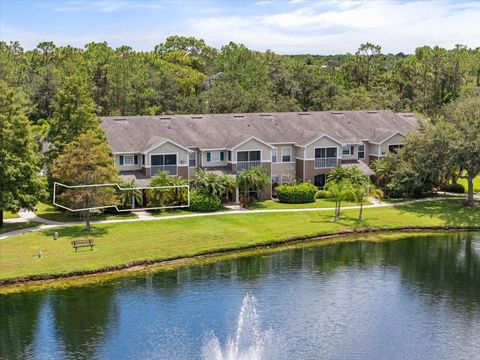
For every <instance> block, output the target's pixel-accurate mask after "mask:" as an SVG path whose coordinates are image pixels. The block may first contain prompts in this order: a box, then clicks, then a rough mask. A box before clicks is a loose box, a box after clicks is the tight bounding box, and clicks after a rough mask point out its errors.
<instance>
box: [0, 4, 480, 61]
mask: <svg viewBox="0 0 480 360" xmlns="http://www.w3.org/2000/svg"><path fill="white" fill-rule="evenodd" d="M260 1H262V0H260ZM264 1H265V0H264ZM86 4H87V5H86ZM274 4H277V3H274ZM67 5H68V6H70V7H67ZM160 5H162V6H163V5H165V6H167V3H165V2H162V3H159V2H153V1H152V2H148V1H132V2H130V1H128V2H127V1H97V2H93V1H92V2H88V3H87V2H84V1H70V2H68V3H66V4H64V5H63V8H60V7H58V8H56V9H57V11H80V10H78V7H79V6H84V7H82V8H81V9H82V10H81V11H97V12H114V11H125V10H127V11H128V10H130V9H135V8H139V7H142V6H144V7H148V6H160ZM204 5H209V6H203V7H201V8H199V9H198V10H202V11H195V12H193V10H191V9H188V6H187V5H185V6H184V8H183V10H184V14H189V15H190V17H188V18H185V17H181V18H178V19H176V20H175V23H174V25H173V26H170V27H166V26H165V24H163V23H162V22H159V23H158V25H157V26H154V27H152V26H151V25H147V24H141V23H140V24H135V23H132V24H130V25H134V27H132V26H130V27H128V28H120V27H113V26H112V28H111V31H105V30H103V31H98V30H97V29H92V30H83V31H81V32H80V33H77V34H75V33H74V32H73V31H70V32H62V33H60V32H57V33H47V32H42V30H39V31H38V32H27V31H20V30H18V29H16V28H12V27H7V26H6V24H5V23H3V24H0V25H2V27H1V31H0V34H1V38H2V39H3V40H7V41H8V40H19V41H20V42H21V44H22V46H24V47H25V48H27V49H28V48H33V47H35V45H36V44H37V43H38V42H39V41H44V40H52V41H55V42H56V43H57V44H59V45H67V44H70V45H73V46H78V47H83V45H85V44H86V43H88V42H91V41H107V42H108V43H109V44H111V45H112V46H119V45H124V44H126V45H131V46H132V47H134V48H135V49H139V50H151V49H153V47H154V46H155V45H156V44H158V43H159V42H162V41H164V39H165V38H166V37H167V36H169V35H175V34H179V35H188V36H195V37H198V38H202V39H204V40H205V41H206V42H207V43H208V44H210V45H213V46H215V47H221V46H222V45H225V44H228V43H229V42H230V41H234V42H238V43H243V44H245V45H246V46H248V47H250V48H253V49H256V50H261V51H263V50H266V49H271V50H273V51H275V52H278V53H282V54H298V53H313V54H335V53H345V52H355V51H356V49H357V48H358V46H359V45H360V44H361V43H364V42H367V41H369V42H373V43H376V44H379V45H381V46H382V49H383V51H384V52H392V53H397V52H400V51H402V52H413V51H414V50H415V48H416V47H418V46H422V45H439V46H443V47H447V48H451V47H453V46H454V45H455V44H466V45H468V46H470V47H478V46H480V26H479V19H480V2H476V1H472V2H454V1H416V2H400V1H371V2H358V1H350V0H347V1H339V0H331V1H328V2H327V1H315V2H314V1H306V2H304V3H297V4H292V5H289V4H287V3H284V4H283V5H285V6H282V7H281V8H282V9H283V10H278V7H277V6H273V5H268V6H254V7H253V8H254V9H256V10H255V11H254V12H253V10H252V9H253V8H250V9H249V11H250V12H248V11H247V10H246V9H238V8H236V9H234V10H230V11H229V10H228V9H226V8H222V7H220V6H215V3H207V4H204ZM252 5H255V4H252ZM75 6H77V8H76V7H75ZM85 6H89V8H85ZM276 8H277V9H276ZM75 9H77V10H75ZM285 9H291V11H287V10H285ZM217 10H218V12H217ZM252 12H253V13H252ZM192 14H193V15H192ZM185 16H187V15H185ZM9 25H10V24H9ZM132 29H133V30H132ZM167 29H170V31H169V30H167ZM172 29H173V30H172Z"/></svg>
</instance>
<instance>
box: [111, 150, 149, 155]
mask: <svg viewBox="0 0 480 360" xmlns="http://www.w3.org/2000/svg"><path fill="white" fill-rule="evenodd" d="M125 154H143V153H142V152H141V151H127V152H123V151H122V152H113V151H112V155H125Z"/></svg>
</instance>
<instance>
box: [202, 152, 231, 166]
mask: <svg viewBox="0 0 480 360" xmlns="http://www.w3.org/2000/svg"><path fill="white" fill-rule="evenodd" d="M225 151H227V150H208V151H204V153H205V160H206V163H207V164H209V163H224V162H225V157H226V156H227V154H225ZM222 152H223V160H222V157H221V156H220V153H222ZM208 153H210V161H208V155H207V154H208ZM213 153H218V160H213V159H212V155H211V154H213ZM227 163H228V161H227Z"/></svg>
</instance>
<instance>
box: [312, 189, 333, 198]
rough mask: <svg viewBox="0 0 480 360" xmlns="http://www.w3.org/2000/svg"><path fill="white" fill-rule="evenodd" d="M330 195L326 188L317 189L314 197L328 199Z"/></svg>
mask: <svg viewBox="0 0 480 360" xmlns="http://www.w3.org/2000/svg"><path fill="white" fill-rule="evenodd" d="M329 197H330V193H329V192H328V191H326V190H318V191H317V192H316V193H315V199H328V198H329Z"/></svg>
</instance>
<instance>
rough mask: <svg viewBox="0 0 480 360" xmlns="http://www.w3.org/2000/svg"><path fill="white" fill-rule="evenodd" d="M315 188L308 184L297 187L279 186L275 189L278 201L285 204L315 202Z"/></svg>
mask: <svg viewBox="0 0 480 360" xmlns="http://www.w3.org/2000/svg"><path fill="white" fill-rule="evenodd" d="M316 193H317V187H316V186H315V185H313V184H312V183H310V182H305V183H301V184H298V185H280V186H278V187H277V195H278V200H279V201H280V202H281V203H287V204H304V203H311V202H315V194H316Z"/></svg>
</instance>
